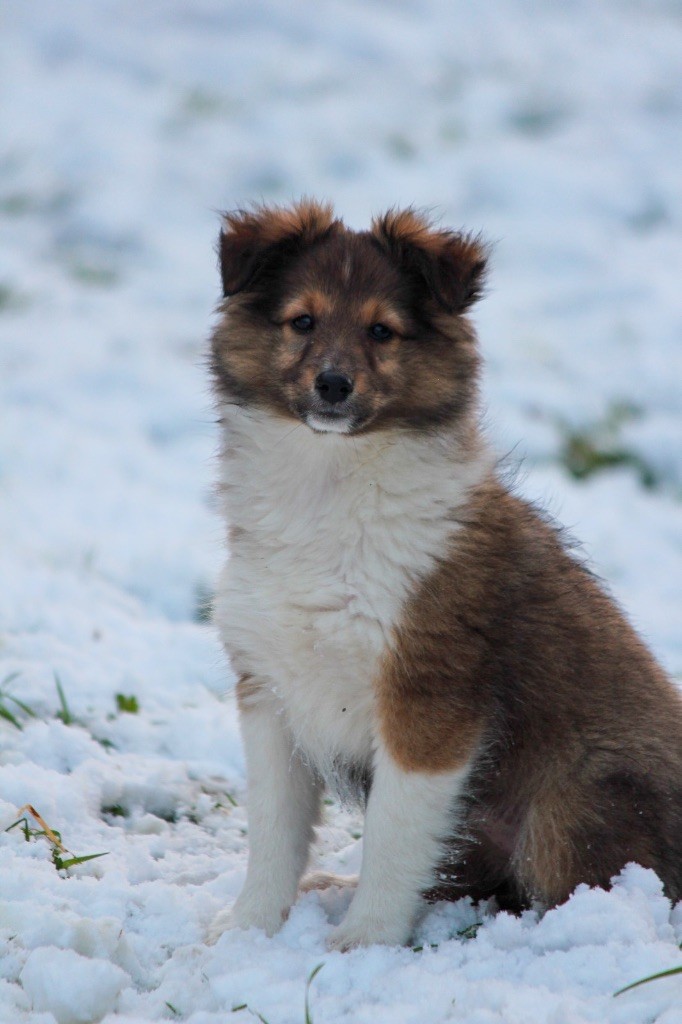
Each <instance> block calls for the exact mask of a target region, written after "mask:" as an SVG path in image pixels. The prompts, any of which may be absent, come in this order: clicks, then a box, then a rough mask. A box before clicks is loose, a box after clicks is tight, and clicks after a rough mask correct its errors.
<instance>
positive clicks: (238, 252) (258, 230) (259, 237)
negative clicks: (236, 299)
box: [218, 200, 339, 296]
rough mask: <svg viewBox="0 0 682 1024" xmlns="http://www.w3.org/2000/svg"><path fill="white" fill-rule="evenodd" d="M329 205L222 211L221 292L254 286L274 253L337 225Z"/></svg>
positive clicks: (283, 253)
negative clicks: (223, 212)
mask: <svg viewBox="0 0 682 1024" xmlns="http://www.w3.org/2000/svg"><path fill="white" fill-rule="evenodd" d="M338 223H339V222H338V221H337V220H335V219H334V213H333V210H332V208H331V206H329V205H327V204H325V203H316V202H313V201H312V200H303V201H301V202H300V203H296V204H295V205H293V206H291V207H282V206H254V207H252V208H251V209H249V210H234V211H232V212H231V213H225V214H223V227H222V230H221V232H220V238H219V240H218V258H219V261H220V276H221V278H222V282H223V295H225V296H228V295H235V294H236V293H237V292H240V291H243V290H244V289H247V288H249V287H255V286H256V285H257V283H258V278H259V276H260V275H261V273H262V272H263V271H264V270H266V269H267V268H268V267H271V266H272V265H273V261H275V260H276V259H277V257H278V256H282V257H284V256H286V254H287V253H291V252H292V251H293V250H295V249H296V248H298V247H300V246H301V245H303V244H305V243H310V242H313V241H315V240H316V239H319V238H322V237H323V236H324V235H326V234H327V233H328V232H329V231H330V230H331V229H332V228H333V227H335V226H336V225H338Z"/></svg>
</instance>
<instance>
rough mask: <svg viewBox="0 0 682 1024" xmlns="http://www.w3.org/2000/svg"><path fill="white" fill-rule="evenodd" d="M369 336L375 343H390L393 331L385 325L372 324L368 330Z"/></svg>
mask: <svg viewBox="0 0 682 1024" xmlns="http://www.w3.org/2000/svg"><path fill="white" fill-rule="evenodd" d="M369 336H370V338H374V340H375V341H390V340H391V338H392V337H393V331H392V330H391V328H390V327H387V326H386V325H385V324H372V326H371V327H370V329H369Z"/></svg>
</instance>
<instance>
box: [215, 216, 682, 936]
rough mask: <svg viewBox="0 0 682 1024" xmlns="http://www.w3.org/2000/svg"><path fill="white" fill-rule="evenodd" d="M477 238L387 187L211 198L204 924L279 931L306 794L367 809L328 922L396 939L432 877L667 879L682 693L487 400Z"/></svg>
mask: <svg viewBox="0 0 682 1024" xmlns="http://www.w3.org/2000/svg"><path fill="white" fill-rule="evenodd" d="M487 257H488V252H487V249H486V246H485V245H484V244H483V243H482V241H481V240H480V239H479V238H477V237H473V236H470V235H465V234H460V233H456V232H453V231H449V230H442V229H439V228H437V227H434V226H433V225H432V224H431V223H430V222H429V220H428V219H427V218H426V217H424V216H422V215H420V214H419V213H417V212H415V211H414V210H412V209H407V210H403V211H397V210H391V211H389V212H388V213H387V214H386V215H385V216H382V217H379V218H377V219H376V220H374V222H373V223H372V226H371V228H370V230H367V231H358V232H356V231H352V230H350V229H348V228H347V227H346V226H344V224H343V223H342V221H341V220H339V219H337V218H336V217H335V216H334V213H333V211H332V209H331V207H329V206H327V205H324V204H320V203H316V202H311V201H304V202H301V203H299V204H297V205H294V206H292V207H291V208H279V207H267V206H261V207H253V208H251V209H248V210H243V211H238V212H235V213H229V214H226V215H225V217H224V222H223V228H222V232H221V235H220V240H219V260H220V269H221V275H222V286H223V294H224V302H223V303H222V304H221V306H220V314H221V318H220V321H219V323H218V326H217V328H216V330H215V332H214V334H213V337H212V349H211V351H212V356H211V360H212V374H213V379H214V383H215V391H216V395H217V402H218V407H219V415H220V421H221V424H222V430H223V432H224V441H223V450H222V455H221V460H220V463H221V480H220V492H221V495H222V501H223V503H224V513H225V517H226V521H227V529H228V545H229V551H230V557H229V560H228V561H227V564H226V566H225V569H224V571H223V574H222V575H221V577H220V580H219V584H218V587H217V595H216V601H215V620H216V623H217V626H218V629H219V632H220V635H221V638H222V642H223V644H224V646H225V648H226V650H227V652H228V655H229V658H230V661H231V663H232V665H233V667H234V669H235V671H236V673H237V674H238V680H239V681H238V685H237V699H238V705H239V712H240V724H241V729H242V735H243V740H244V747H245V756H246V766H247V781H248V793H247V807H248V829H249V861H248V870H247V876H246V882H245V885H244V888H243V890H242V892H241V895H240V896H239V897H238V899H237V901H236V903H235V905H234V907H233V908H232V909H231V910H229V911H223V912H221V913H220V914H219V915H218V917H217V918H216V920H215V922H214V924H213V927H212V929H211V934H212V937H213V938H214V939H215V938H216V937H217V936H218V935H220V934H221V933H222V932H223V931H224V930H225V929H227V928H235V927H237V928H248V927H251V926H255V927H256V928H260V929H263V930H264V931H265V932H266V933H267V934H268V935H272V934H273V933H274V932H276V931H277V929H279V928H280V927H281V925H282V923H283V921H285V919H286V918H287V915H288V913H289V910H290V908H291V906H292V904H293V903H294V901H295V900H296V897H297V893H298V891H299V887H300V886H301V885H302V887H303V888H304V889H305V888H310V887H314V886H317V885H324V884H335V883H336V882H337V879H335V878H334V876H329V877H326V878H325V877H324V876H322V877H320V876H314V877H312V878H311V879H308V880H304V881H303V883H301V879H302V876H303V874H304V871H305V868H306V864H307V861H308V856H309V850H310V846H311V841H312V839H313V836H314V827H315V825H316V823H318V822H319V820H320V804H321V797H322V794H323V792H324V790H325V787H331V788H332V789H333V790H334V791H336V792H337V793H339V794H340V795H341V797H342V798H343V799H349V798H350V799H357V800H359V801H360V802H361V804H362V805H363V806H364V807H365V826H364V839H363V852H362V867H361V872H360V876H359V881H358V883H357V888H356V890H355V893H354V895H353V898H352V902H351V904H350V908H349V910H348V912H347V914H346V917H345V919H344V920H343V921H342V923H341V924H340V925H339V926H338V927H336V928H335V929H334V931H333V932H332V935H331V939H330V947H331V948H333V949H339V950H348V949H351V948H353V947H355V946H362V945H368V944H371V943H386V944H402V943H405V942H407V941H408V940H409V937H410V935H411V933H412V931H413V929H414V926H415V923H416V922H417V921H418V919H419V915H420V912H421V911H422V910H423V908H424V907H425V906H426V905H427V902H426V901H427V900H429V899H431V900H432V899H434V898H447V899H457V898H459V897H461V896H464V895H469V896H471V897H472V898H473V899H474V900H483V899H489V898H492V897H494V898H495V899H496V901H497V905H498V906H499V907H502V908H507V909H510V910H517V911H518V910H519V909H522V908H523V907H526V906H528V905H530V903H531V901H533V902H535V901H537V902H538V903H539V904H540V905H544V906H552V905H555V904H557V903H559V902H561V901H563V900H566V899H567V898H568V896H569V895H570V894H571V892H572V891H573V889H574V888H575V887H576V885H577V884H578V883H580V882H585V883H588V884H589V885H593V886H604V887H606V886H608V884H609V881H610V879H611V878H612V876H613V875H614V874H616V873H617V872H618V871H619V870H620V869H621V868H622V867H623V866H624V865H625V864H626V863H627V862H629V861H636V862H638V863H639V864H642V865H645V866H648V867H651V868H653V869H654V870H655V871H656V872H657V873H658V875H659V876H660V878H661V879H662V881H663V884H664V886H665V890H666V892H667V894H668V896H669V897H670V898H671V899H672V900H677V899H680V898H681V897H682V700H681V698H680V694H679V692H678V691H677V689H676V688H675V686H674V684H673V683H672V682H671V680H670V679H669V678H667V676H666V675H665V673H664V672H663V670H662V669H661V668H660V667H659V665H658V664H657V663H656V661H655V660H654V658H653V656H652V654H651V653H650V652H649V651H648V650H647V648H646V647H645V645H644V644H643V642H642V641H641V640H640V639H639V637H638V636H637V635H636V633H635V631H634V630H633V628H632V627H631V626H630V624H629V623H628V621H627V620H626V618H625V617H624V615H623V614H622V612H621V611H620V610H619V608H618V607H617V606H616V604H615V602H614V600H613V599H612V598H611V597H610V596H608V594H607V593H606V592H605V590H604V588H603V587H602V585H601V584H600V583H599V582H598V580H597V579H595V577H594V576H593V575H592V573H591V572H590V571H589V570H588V569H587V568H586V567H585V566H584V565H583V564H581V561H580V560H579V558H578V557H577V556H576V555H575V553H574V552H573V551H572V550H571V547H570V545H567V543H566V542H565V540H564V539H563V536H562V533H561V532H560V530H558V529H557V528H556V527H555V526H554V525H553V524H552V523H551V522H550V521H549V519H548V517H547V516H546V515H545V514H543V513H542V512H540V511H538V510H537V509H535V508H534V507H533V506H532V505H530V504H528V503H526V502H525V501H523V500H521V499H520V498H519V497H517V496H515V494H514V493H513V492H512V491H511V490H510V488H508V487H507V486H505V483H504V481H503V478H502V476H501V474H500V472H499V470H498V468H497V464H496V460H495V457H494V456H493V455H492V454H491V452H490V449H489V447H488V444H487V443H486V440H485V437H484V436H483V433H482V430H481V428H480V424H479V418H480V417H479V373H480V358H479V353H478V345H477V340H476V335H475V332H474V329H473V327H472V324H471V322H470V321H469V319H468V318H467V312H468V310H469V308H470V307H471V305H472V303H474V301H475V300H476V299H477V298H479V296H480V295H481V292H482V288H483V285H484V275H485V270H486V262H487Z"/></svg>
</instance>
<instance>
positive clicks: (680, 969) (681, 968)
mask: <svg viewBox="0 0 682 1024" xmlns="http://www.w3.org/2000/svg"><path fill="white" fill-rule="evenodd" d="M673 974H682V965H680V966H679V967H671V968H670V970H668V971H659V972H658V974H650V975H649V977H648V978H640V979H639V981H633V982H632V984H630V985H626V986H625V988H619V989H618V991H617V992H614V993H613V994H614V996H620V995H622V994H623V992H629V991H630V989H632V988H637V987H638V986H639V985H646V984H647V983H648V982H649V981H657V980H658V978H669V977H671V976H672V975H673Z"/></svg>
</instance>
